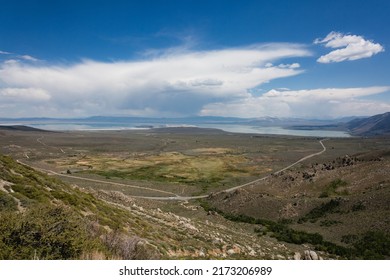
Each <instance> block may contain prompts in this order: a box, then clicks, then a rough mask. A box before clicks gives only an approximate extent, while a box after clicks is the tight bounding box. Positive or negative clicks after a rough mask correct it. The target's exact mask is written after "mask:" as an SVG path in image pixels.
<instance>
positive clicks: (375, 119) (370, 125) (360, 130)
mask: <svg viewBox="0 0 390 280" xmlns="http://www.w3.org/2000/svg"><path fill="white" fill-rule="evenodd" d="M346 127H347V129H348V130H349V131H350V133H351V134H352V135H359V136H374V135H390V112H387V113H384V114H379V115H375V116H372V117H369V118H358V119H354V120H352V121H350V122H348V123H347V124H346Z"/></svg>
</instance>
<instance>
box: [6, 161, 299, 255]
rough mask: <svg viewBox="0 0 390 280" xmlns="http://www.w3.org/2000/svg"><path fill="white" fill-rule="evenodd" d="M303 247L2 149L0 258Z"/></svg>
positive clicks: (281, 251)
mask: <svg viewBox="0 0 390 280" xmlns="http://www.w3.org/2000/svg"><path fill="white" fill-rule="evenodd" d="M179 214H180V215H179ZM304 249H305V247H300V246H298V247H297V246H286V245H285V244H283V243H281V242H277V241H276V240H275V239H272V238H269V237H258V235H257V233H255V232H254V225H246V226H243V225H241V224H237V223H234V222H230V221H227V220H226V219H224V218H223V217H222V216H220V215H218V214H217V213H215V212H212V211H210V212H206V211H204V210H203V208H202V207H199V206H198V205H197V204H196V203H194V204H191V203H188V202H169V203H163V202H158V201H147V200H141V199H138V200H137V199H134V198H130V197H128V196H125V195H124V194H123V193H120V192H116V191H102V190H99V191H95V190H93V189H87V188H80V187H77V186H76V185H72V186H71V185H68V184H65V183H64V182H62V181H60V180H58V179H56V178H54V177H52V176H48V175H46V174H44V173H42V172H39V171H36V170H34V169H32V168H30V167H28V166H26V165H23V164H20V163H18V162H16V161H14V160H13V159H12V158H10V157H8V156H3V155H0V259H148V258H149V259H150V258H151V259H178V258H179V259H181V258H185V259H193V258H196V259H209V258H217V259H220V258H224V259H225V258H226V259H242V258H243V259H292V258H293V256H294V253H295V251H297V250H298V251H302V252H303V250H304Z"/></svg>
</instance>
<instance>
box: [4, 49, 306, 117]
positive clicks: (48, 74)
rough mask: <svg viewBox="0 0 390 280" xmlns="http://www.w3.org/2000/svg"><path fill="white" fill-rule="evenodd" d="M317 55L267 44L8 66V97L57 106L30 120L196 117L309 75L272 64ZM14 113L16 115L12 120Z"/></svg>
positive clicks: (296, 66) (293, 67) (296, 67)
mask: <svg viewBox="0 0 390 280" xmlns="http://www.w3.org/2000/svg"><path fill="white" fill-rule="evenodd" d="M310 55H311V53H310V51H308V50H307V49H306V47H305V46H302V45H296V44H267V45H255V46H249V47H243V48H234V49H221V50H210V51H188V50H187V51H180V52H178V53H175V52H172V51H171V50H170V51H169V52H165V53H160V54H159V55H158V56H156V55H153V56H150V57H147V58H145V59H143V60H139V61H118V62H111V63H106V62H98V61H91V60H84V61H82V62H80V63H77V64H73V65H43V64H40V65H34V64H30V63H23V62H20V61H19V62H18V61H12V62H10V61H7V62H3V63H2V64H0V90H1V94H0V98H2V102H8V103H7V104H8V105H9V108H11V107H12V106H11V105H15V104H16V102H23V100H29V99H39V98H41V99H40V100H41V102H42V103H41V106H45V107H46V108H50V110H45V111H44V112H39V110H41V108H40V107H37V106H35V107H31V108H29V109H28V110H26V111H25V114H26V116H27V115H31V114H35V115H46V116H49V114H51V115H50V116H64V115H65V116H87V115H101V114H104V115H110V114H111V115H113V114H128V115H138V114H142V115H145V114H147V115H155V116H159V115H165V116H173V115H190V114H197V113H199V111H200V110H201V109H202V108H203V107H204V106H205V105H207V104H208V103H210V102H226V101H231V100H234V99H237V98H247V97H249V96H250V93H248V91H249V90H250V89H252V88H254V87H256V86H259V85H261V84H263V83H267V82H269V81H271V80H273V79H276V78H283V77H290V76H294V75H298V74H300V73H302V71H303V70H300V69H299V64H298V63H292V64H279V65H278V66H274V65H270V64H271V63H274V62H277V61H280V60H283V59H285V58H295V57H304V56H310ZM29 58H30V59H29ZM31 58H32V57H24V59H25V60H26V59H27V60H32V59H31ZM33 59H34V58H33ZM266 65H267V66H266ZM5 99H7V100H5ZM12 102H14V103H12ZM3 105H4V103H3ZM20 108H21V107H20ZM24 109H25V108H24ZM21 110H22V109H21ZM34 110H35V111H34ZM2 113H3V114H6V113H7V112H6V111H4V110H2ZM14 113H15V112H14V111H9V112H8V114H10V115H11V116H12V114H14ZM18 114H19V115H20V114H22V113H20V112H19V113H18ZM69 114H70V115H69Z"/></svg>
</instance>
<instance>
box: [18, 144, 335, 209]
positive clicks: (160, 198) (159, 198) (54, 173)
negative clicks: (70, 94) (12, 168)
mask: <svg viewBox="0 0 390 280" xmlns="http://www.w3.org/2000/svg"><path fill="white" fill-rule="evenodd" d="M326 140H328V138H327V139H322V140H320V141H319V143H320V144H321V146H322V150H321V151H319V152H317V153H313V154H310V155H307V156H305V157H303V158H301V159H299V160H297V161H296V162H294V163H292V164H290V165H289V166H286V167H284V168H282V169H280V170H277V171H275V172H273V173H272V174H271V175H276V174H279V173H280V172H283V171H285V170H287V169H290V168H292V167H294V166H295V165H297V164H298V163H301V162H303V161H305V160H308V159H309V158H312V157H315V156H319V155H321V154H323V153H324V152H326V147H325V145H324V143H323V141H326ZM17 162H19V163H21V164H24V165H26V166H28V167H30V168H33V169H39V170H42V171H45V172H47V173H49V174H53V175H57V176H62V177H68V178H74V179H78V180H84V181H90V182H96V183H102V184H110V185H116V186H124V187H130V188H136V189H144V190H148V191H154V192H160V193H164V194H168V195H174V196H130V197H135V198H144V199H151V200H165V201H173V200H176V201H177V200H193V199H200V198H206V197H208V196H209V195H210V194H206V195H198V196H179V195H177V194H175V193H172V192H167V191H162V190H157V189H152V188H147V187H141V186H135V185H127V184H122V183H116V182H110V181H104V180H97V179H90V178H83V177H78V176H72V175H68V174H61V173H57V172H55V171H52V170H47V169H42V168H35V167H33V166H30V165H28V164H26V163H23V162H21V161H19V160H17ZM271 175H266V176H264V177H261V178H259V179H256V180H253V181H251V182H248V183H245V184H242V185H239V186H235V187H232V188H229V189H226V190H222V191H219V192H215V193H214V194H217V193H222V192H232V191H235V190H237V189H241V188H243V187H247V186H250V185H253V184H255V183H257V182H260V181H263V180H265V179H267V178H269V177H270V176H271Z"/></svg>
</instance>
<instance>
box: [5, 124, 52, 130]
mask: <svg viewBox="0 0 390 280" xmlns="http://www.w3.org/2000/svg"><path fill="white" fill-rule="evenodd" d="M0 130H10V131H32V132H47V130H43V129H39V128H35V127H31V126H26V125H0Z"/></svg>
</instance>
